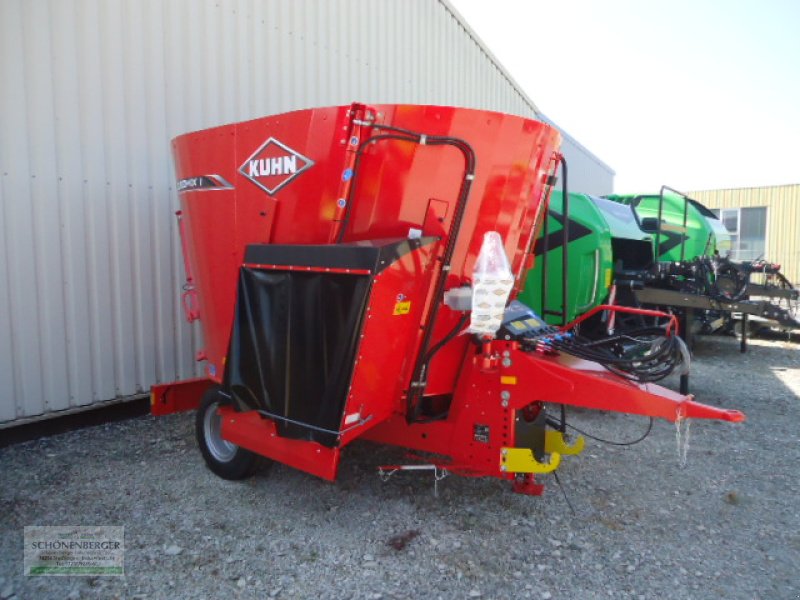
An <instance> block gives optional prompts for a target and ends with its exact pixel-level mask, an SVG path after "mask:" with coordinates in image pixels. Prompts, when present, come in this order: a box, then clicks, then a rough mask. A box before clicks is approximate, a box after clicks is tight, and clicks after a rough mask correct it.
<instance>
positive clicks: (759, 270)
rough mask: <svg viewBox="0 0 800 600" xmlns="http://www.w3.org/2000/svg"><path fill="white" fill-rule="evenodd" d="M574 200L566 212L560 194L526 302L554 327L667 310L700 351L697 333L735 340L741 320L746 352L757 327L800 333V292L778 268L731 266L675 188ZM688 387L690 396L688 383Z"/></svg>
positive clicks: (705, 222) (697, 208)
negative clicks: (622, 309) (727, 334)
mask: <svg viewBox="0 0 800 600" xmlns="http://www.w3.org/2000/svg"><path fill="white" fill-rule="evenodd" d="M568 199H569V202H568V203H567V209H566V211H565V210H564V196H563V194H561V193H560V192H553V194H552V196H551V200H550V207H549V213H548V217H547V219H546V221H545V226H544V227H543V231H542V233H541V234H540V236H539V238H538V239H537V241H536V246H535V254H536V263H535V266H534V268H533V269H532V270H531V271H530V272H529V274H528V277H527V280H526V283H525V288H524V291H523V293H522V294H521V295H520V300H521V301H522V302H524V303H525V304H526V305H528V306H530V307H531V308H532V309H533V310H534V311H535V312H537V313H538V314H540V315H542V316H543V317H544V319H545V320H546V321H547V322H548V323H550V324H553V325H560V324H564V323H566V322H570V321H572V320H574V319H576V318H577V317H579V316H580V315H583V314H586V313H587V312H589V311H591V310H592V309H594V308H596V307H597V306H600V305H603V304H616V305H622V306H631V307H640V308H658V309H659V310H662V311H665V312H668V313H671V314H673V315H675V316H676V317H677V318H678V321H679V323H680V330H681V334H682V337H683V338H684V340H685V341H686V342H687V343H688V344H689V345H690V346H691V345H692V341H693V337H694V335H695V334H696V333H714V332H724V331H730V330H731V329H732V327H733V326H734V317H735V316H736V317H739V318H740V319H741V321H740V326H741V334H742V335H741V350H742V352H744V351H745V350H746V347H747V331H748V319H749V318H750V317H756V318H758V319H760V320H765V321H766V322H769V323H774V324H776V325H778V326H779V327H782V328H785V329H796V328H800V322H799V321H798V304H799V302H798V290H797V289H795V288H794V287H793V286H792V285H791V283H790V282H789V281H787V280H786V278H785V277H784V276H783V275H782V274H781V273H780V267H779V265H773V264H771V263H768V262H766V261H763V260H758V261H747V262H737V261H732V260H730V258H729V257H728V255H729V253H730V249H731V239H730V236H729V234H728V232H727V230H726V229H725V227H724V226H723V224H722V223H721V222H720V220H719V219H718V218H717V217H716V215H714V213H712V212H711V211H710V210H708V209H707V208H706V207H705V206H703V205H702V204H700V203H699V202H697V201H695V200H692V199H691V198H688V197H686V196H685V195H683V194H681V193H680V192H677V191H675V190H673V189H671V188H668V187H664V188H662V190H661V192H660V193H659V194H657V195H630V196H618V195H614V196H608V197H605V198H599V197H595V196H590V195H585V194H569V196H568ZM565 212H566V213H567V215H566V217H565V214H564V213H565ZM565 222H566V223H567V228H566V229H567V236H568V243H567V249H568V251H567V257H566V258H565V257H564V256H563V251H564V237H565V236H564V229H565V228H564V224H565ZM564 273H566V277H564V276H562V274H564ZM565 295H566V298H567V302H566V303H565V302H563V299H564V297H565ZM659 326H660V324H659V323H657V322H654V321H653V320H652V319H649V318H648V317H646V316H642V315H629V316H623V315H618V316H616V318H615V316H614V315H613V314H607V313H605V312H604V311H601V312H598V313H597V314H596V315H594V316H593V317H592V318H591V319H588V320H587V321H586V322H585V323H583V324H582V330H581V331H582V334H583V335H586V336H589V337H591V338H594V339H597V340H600V339H608V338H609V337H613V336H617V337H619V336H622V337H619V339H624V337H625V336H631V335H634V334H636V335H638V334H641V333H642V332H643V331H645V330H646V329H647V328H648V327H650V328H658V327H659ZM682 387H684V388H686V387H688V380H686V379H685V378H684V380H683V381H682Z"/></svg>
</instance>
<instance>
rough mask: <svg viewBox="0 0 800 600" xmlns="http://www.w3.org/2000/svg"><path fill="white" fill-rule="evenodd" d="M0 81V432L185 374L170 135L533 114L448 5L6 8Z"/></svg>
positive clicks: (148, 0) (301, 2) (166, 2)
mask: <svg viewBox="0 0 800 600" xmlns="http://www.w3.org/2000/svg"><path fill="white" fill-rule="evenodd" d="M0 81H2V88H0V427H2V426H3V424H5V425H8V424H9V423H11V422H21V420H25V419H28V418H32V417H34V418H35V417H37V416H40V415H47V414H51V413H57V412H59V411H65V410H75V409H79V408H80V407H82V406H85V405H91V404H96V403H100V402H107V401H115V400H118V399H120V398H124V397H129V396H131V395H134V394H139V393H143V392H146V391H147V389H148V387H149V386H150V385H151V384H152V383H155V382H159V381H168V380H173V379H178V378H184V377H189V376H192V375H193V374H194V373H195V368H196V366H195V363H194V360H193V353H194V349H195V348H196V347H197V343H196V342H197V340H195V339H194V336H195V333H194V332H193V331H192V329H191V328H190V327H189V326H187V325H186V324H185V323H184V321H183V317H182V314H181V310H180V307H179V302H178V299H179V292H180V286H181V283H182V279H183V268H182V263H181V262H180V258H179V244H178V241H177V232H176V228H175V224H174V216H173V211H174V210H175V208H176V206H177V199H176V197H175V191H174V188H173V184H174V182H173V176H172V165H171V157H170V155H169V141H170V139H171V138H172V137H174V136H175V135H177V134H180V133H184V132H187V131H191V130H196V129H201V128H205V127H209V126H212V125H218V124H221V123H225V122H231V121H238V120H243V119H249V118H254V117H257V116H262V115H266V114H271V113H278V112H282V111H287V110H291V109H297V108H302V107H310V106H320V105H333V104H345V103H349V102H352V101H354V100H357V101H363V102H372V103H379V102H408V103H436V104H454V105H462V106H469V107H476V108H486V109H493V110H498V111H503V112H508V113H515V114H521V115H526V116H533V115H535V113H536V109H535V107H534V105H533V104H532V103H531V101H530V100H529V99H528V98H527V97H526V96H525V95H524V94H523V93H521V92H520V90H519V89H518V88H517V87H516V86H515V84H514V83H513V82H512V81H511V80H510V79H509V77H508V76H507V74H506V73H505V72H504V71H503V69H502V68H501V67H499V66H498V65H497V64H496V63H495V61H494V60H493V58H492V57H491V55H490V54H489V53H488V52H487V51H486V50H485V49H484V48H483V47H482V46H481V45H480V44H479V43H478V41H477V38H475V37H474V35H473V34H472V33H471V32H470V31H469V30H468V28H467V27H466V26H465V25H464V24H463V23H462V22H461V20H460V18H459V17H458V16H457V15H456V14H455V12H454V11H453V10H452V8H451V7H450V6H449V5H448V4H447V3H446V2H445V1H443V0H403V1H402V2H398V1H395V0H342V1H336V2H334V1H329V0H291V1H283V0H0ZM566 153H567V155H568V159H570V160H571V161H573V162H575V163H576V164H578V163H579V162H580V161H581V160H582V158H581V155H582V154H585V153H584V152H583V151H582V149H580V148H579V147H577V146H576V147H575V148H572V146H570V145H569V142H567V145H566ZM573 153H575V154H573ZM602 167H604V168H601V171H603V173H602V174H601V175H600V179H603V178H605V181H607V183H608V188H606V187H602V188H598V189H596V190H595V189H586V191H595V192H597V193H602V192H605V191H609V190H610V185H611V181H612V178H613V172H611V171H610V169H609V168H608V167H607V166H605V165H603V166H602ZM581 170H582V168H577V167H576V174H577V173H579V172H580V171H581ZM571 180H572V182H573V184H572V187H573V189H580V188H581V186H582V184H581V183H580V181H579V177H577V175H576V176H574V177H572V178H571ZM591 185H595V183H592V184H591Z"/></svg>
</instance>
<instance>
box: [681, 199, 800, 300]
mask: <svg viewBox="0 0 800 600" xmlns="http://www.w3.org/2000/svg"><path fill="white" fill-rule="evenodd" d="M689 196H691V197H692V198H695V199H697V200H698V201H700V202H702V203H703V204H705V205H706V206H707V207H708V208H742V207H755V206H766V207H767V240H766V242H767V249H766V254H765V256H764V258H765V259H767V260H769V261H772V262H776V263H779V264H780V265H781V269H782V271H783V273H784V275H786V277H787V278H789V280H790V281H792V282H793V283H795V284H798V285H800V184H795V185H780V186H772V187H759V188H743V189H729V190H705V191H699V192H689Z"/></svg>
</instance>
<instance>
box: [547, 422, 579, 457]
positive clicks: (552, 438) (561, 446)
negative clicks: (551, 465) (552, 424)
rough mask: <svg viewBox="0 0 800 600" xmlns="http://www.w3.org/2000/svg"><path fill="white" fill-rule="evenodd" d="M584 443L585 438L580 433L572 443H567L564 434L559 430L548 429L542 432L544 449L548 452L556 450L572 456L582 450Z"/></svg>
mask: <svg viewBox="0 0 800 600" xmlns="http://www.w3.org/2000/svg"><path fill="white" fill-rule="evenodd" d="M585 443H586V440H584V439H583V436H582V435H579V436H578V437H577V438H576V439H575V442H574V443H573V444H572V445H568V444H567V443H566V442H565V441H564V434H563V433H561V432H560V431H555V430H550V429H548V430H547V431H545V432H544V451H545V452H547V453H549V454H552V453H554V452H558V453H559V454H565V455H568V456H574V455H575V454H580V453H581V452H583V446H584V444H585Z"/></svg>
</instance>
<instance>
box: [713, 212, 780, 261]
mask: <svg viewBox="0 0 800 600" xmlns="http://www.w3.org/2000/svg"><path fill="white" fill-rule="evenodd" d="M712 212H713V213H714V214H715V215H717V217H719V219H720V221H722V224H723V225H725V229H727V230H728V232H729V233H730V234H731V248H732V252H731V258H732V259H733V260H756V259H757V258H763V257H764V251H765V250H766V242H767V207H766V206H756V207H750V208H722V209H720V208H715V209H713V210H712Z"/></svg>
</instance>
